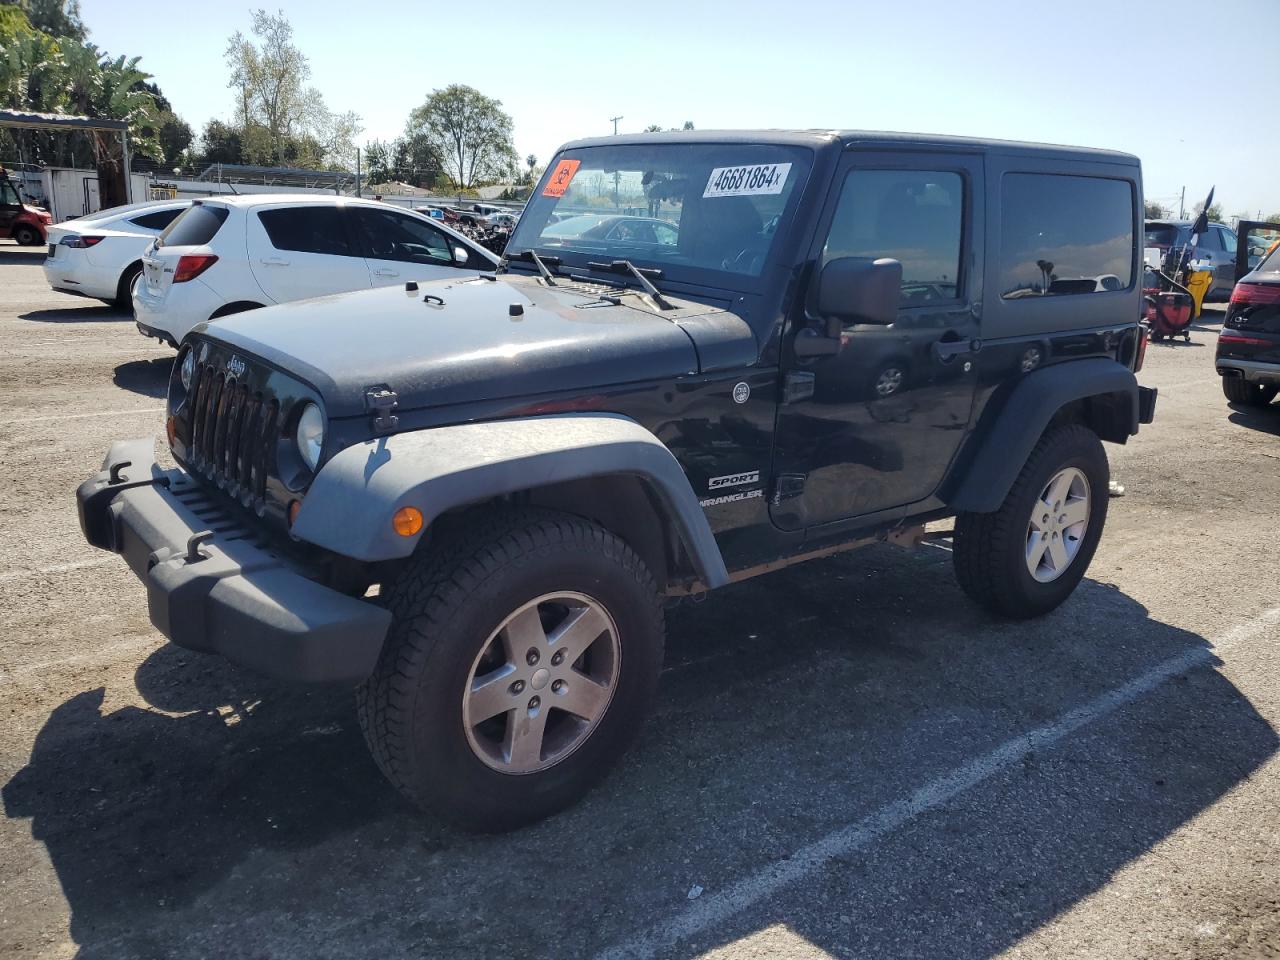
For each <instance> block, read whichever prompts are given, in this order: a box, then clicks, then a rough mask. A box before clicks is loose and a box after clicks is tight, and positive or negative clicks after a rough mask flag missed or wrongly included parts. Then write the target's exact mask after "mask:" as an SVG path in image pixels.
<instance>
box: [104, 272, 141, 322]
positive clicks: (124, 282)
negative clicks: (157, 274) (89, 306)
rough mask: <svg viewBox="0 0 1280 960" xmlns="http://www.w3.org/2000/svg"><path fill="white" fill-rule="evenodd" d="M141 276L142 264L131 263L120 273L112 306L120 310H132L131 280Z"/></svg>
mask: <svg viewBox="0 0 1280 960" xmlns="http://www.w3.org/2000/svg"><path fill="white" fill-rule="evenodd" d="M140 276H142V264H141V263H131V264H129V266H127V267H125V270H124V273H122V274H120V282H119V283H117V284H116V298H115V300H113V301H111V303H112V306H114V307H116V308H117V309H120V310H128V311H129V312H130V313H132V312H133V282H134V281H135V280H137V279H138V278H139V277H140Z"/></svg>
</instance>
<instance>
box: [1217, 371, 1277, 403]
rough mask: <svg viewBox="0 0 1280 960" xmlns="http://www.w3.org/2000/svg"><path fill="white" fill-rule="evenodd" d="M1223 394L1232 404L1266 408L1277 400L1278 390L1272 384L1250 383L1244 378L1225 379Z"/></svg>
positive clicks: (1223, 381)
mask: <svg viewBox="0 0 1280 960" xmlns="http://www.w3.org/2000/svg"><path fill="white" fill-rule="evenodd" d="M1222 392H1223V394H1224V395H1225V396H1226V398H1227V399H1228V400H1229V401H1230V402H1231V403H1240V404H1243V405H1244V406H1246V407H1265V406H1268V405H1270V403H1271V401H1272V400H1274V399H1275V398H1276V393H1277V388H1276V387H1274V386H1272V385H1270V384H1263V383H1250V382H1249V381H1248V380H1246V379H1245V378H1244V377H1223V378H1222Z"/></svg>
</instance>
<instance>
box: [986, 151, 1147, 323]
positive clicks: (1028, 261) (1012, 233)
mask: <svg viewBox="0 0 1280 960" xmlns="http://www.w3.org/2000/svg"><path fill="white" fill-rule="evenodd" d="M1133 204H1134V197H1133V185H1132V184H1131V183H1129V182H1128V181H1126V180H1110V179H1104V178H1102V177H1081V176H1063V175H1055V174H1039V173H1035V174H1033V173H1010V174H1006V175H1005V177H1004V181H1003V185H1002V188H1001V214H1000V217H1001V220H1000V222H1001V230H1000V237H1001V239H1000V266H999V289H1000V296H1001V298H1003V299H1005V300H1018V299H1022V298H1025V297H1045V296H1071V295H1080V294H1088V293H1106V292H1111V291H1115V290H1126V289H1128V288H1129V287H1130V286H1131V285H1132V283H1133V239H1134V238H1133V209H1134V208H1133Z"/></svg>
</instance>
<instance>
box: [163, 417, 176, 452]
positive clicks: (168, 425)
mask: <svg viewBox="0 0 1280 960" xmlns="http://www.w3.org/2000/svg"><path fill="white" fill-rule="evenodd" d="M164 432H165V435H166V436H167V437H168V438H169V447H170V449H172V448H173V445H174V443H175V442H176V441H177V439H178V418H177V417H175V416H173V415H172V414H170V416H169V419H168V420H166V421H165V422H164Z"/></svg>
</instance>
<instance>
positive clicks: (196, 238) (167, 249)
mask: <svg viewBox="0 0 1280 960" xmlns="http://www.w3.org/2000/svg"><path fill="white" fill-rule="evenodd" d="M142 264H143V280H142V282H140V283H138V284H137V285H136V286H135V287H134V293H133V311H134V317H135V319H136V320H137V322H138V330H139V332H140V333H142V334H143V335H144V336H147V337H155V338H157V339H159V340H162V341H164V342H165V343H168V344H169V345H171V346H174V347H176V346H177V345H178V344H180V343H181V342H182V338H183V337H185V336H186V335H187V333H188V332H189V331H190V330H191V328H192V327H194V326H195V325H196V324H198V323H204V322H205V321H207V320H217V319H218V318H219V317H225V316H229V315H231V314H233V313H242V312H244V311H246V310H255V309H257V308H258V307H264V306H268V305H270V304H274V303H287V302H289V301H291V300H305V299H307V298H310V297H320V296H325V295H327V294H331V293H345V292H346V291H349V290H367V289H369V288H370V287H386V286H393V285H395V284H398V283H404V282H405V281H408V280H415V281H416V280H443V279H448V278H462V277H467V276H475V275H476V274H477V273H479V272H481V271H485V272H487V271H490V270H493V269H494V268H495V267H496V266H497V265H498V258H497V257H495V256H494V255H493V254H492V253H490V252H489V251H488V250H485V249H484V248H483V247H481V246H479V245H478V244H476V243H473V242H472V241H471V240H468V239H467V238H466V237H463V236H462V235H461V234H459V233H456V232H455V231H453V230H451V229H449V228H448V227H447V226H445V225H444V224H442V223H440V222H439V221H438V220H431V219H430V218H428V217H424V216H422V215H421V214H419V213H413V212H411V211H407V210H403V209H400V208H398V207H393V206H390V205H389V204H385V203H378V202H376V201H371V200H359V199H353V198H349V197H334V196H328V197H326V196H319V195H316V194H280V195H268V194H253V195H247V196H237V197H218V198H216V199H209V200H197V201H195V202H194V203H193V204H192V206H191V208H190V209H188V210H187V211H185V212H184V213H183V214H182V216H180V217H179V218H178V219H177V220H175V221H174V222H173V223H172V224H170V226H169V227H168V229H166V230H165V231H164V233H162V234H161V235H160V236H159V237H158V238H157V239H156V241H155V243H154V245H153V246H152V248H151V249H150V250H148V252H147V253H146V255H145V256H144V257H143V258H142Z"/></svg>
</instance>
